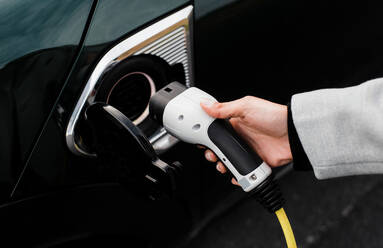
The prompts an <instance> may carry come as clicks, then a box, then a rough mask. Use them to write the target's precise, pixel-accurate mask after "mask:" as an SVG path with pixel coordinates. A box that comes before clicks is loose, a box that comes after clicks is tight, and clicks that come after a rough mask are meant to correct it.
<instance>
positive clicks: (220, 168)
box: [216, 164, 222, 172]
mask: <svg viewBox="0 0 383 248" xmlns="http://www.w3.org/2000/svg"><path fill="white" fill-rule="evenodd" d="M216 168H217V170H218V171H219V172H222V166H221V165H220V164H217V166H216Z"/></svg>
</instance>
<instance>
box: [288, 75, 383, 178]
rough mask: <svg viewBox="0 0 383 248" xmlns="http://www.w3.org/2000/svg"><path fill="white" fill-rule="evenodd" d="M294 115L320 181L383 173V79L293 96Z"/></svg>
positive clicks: (295, 124) (297, 127) (297, 129)
mask: <svg viewBox="0 0 383 248" xmlns="http://www.w3.org/2000/svg"><path fill="white" fill-rule="evenodd" d="M291 111H292V116H293V122H294V126H295V128H296V131H297V133H298V136H299V139H300V141H301V143H302V146H303V149H304V151H305V153H306V154H307V157H308V159H309V160H310V163H311V165H312V167H313V170H314V173H315V176H316V177H317V178H318V179H325V178H333V177H340V176H348V175H359V174H372V173H383V79H375V80H371V81H368V82H366V83H364V84H361V85H358V86H354V87H349V88H344V89H323V90H317V91H312V92H307V93H302V94H297V95H294V96H293V97H292V100H291Z"/></svg>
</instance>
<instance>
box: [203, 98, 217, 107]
mask: <svg viewBox="0 0 383 248" xmlns="http://www.w3.org/2000/svg"><path fill="white" fill-rule="evenodd" d="M216 102H217V101H214V100H213V99H209V98H202V99H201V104H202V105H204V106H205V107H211V106H212V105H213V104H214V103H216Z"/></svg>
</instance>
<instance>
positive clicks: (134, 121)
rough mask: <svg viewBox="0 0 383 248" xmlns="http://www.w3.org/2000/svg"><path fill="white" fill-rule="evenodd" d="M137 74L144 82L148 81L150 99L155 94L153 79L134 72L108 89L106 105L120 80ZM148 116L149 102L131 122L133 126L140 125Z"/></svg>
mask: <svg viewBox="0 0 383 248" xmlns="http://www.w3.org/2000/svg"><path fill="white" fill-rule="evenodd" d="M137 74H138V75H142V76H144V77H145V78H146V80H148V83H149V86H150V97H152V96H153V95H154V94H155V93H156V85H155V84H154V82H153V79H152V78H151V77H150V76H149V75H148V74H146V73H143V72H139V71H136V72H131V73H128V74H126V75H124V76H123V77H122V78H120V79H119V80H118V81H117V82H116V83H115V84H114V85H113V86H112V88H111V89H110V91H109V93H108V96H107V98H106V103H108V104H109V98H110V95H111V94H112V92H113V89H114V88H115V87H116V86H117V85H118V84H119V83H120V82H121V80H123V79H125V78H127V77H129V76H131V75H137ZM148 115H149V101H148V104H146V107H145V110H144V112H142V113H141V115H140V116H138V117H137V118H136V119H135V120H133V124H134V125H138V124H140V123H141V122H142V121H143V120H145V118H146V117H148Z"/></svg>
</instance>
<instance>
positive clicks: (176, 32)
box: [136, 28, 184, 54]
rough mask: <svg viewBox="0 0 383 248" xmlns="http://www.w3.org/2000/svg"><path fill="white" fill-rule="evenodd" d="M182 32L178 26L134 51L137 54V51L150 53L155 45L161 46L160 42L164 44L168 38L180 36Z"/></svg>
mask: <svg viewBox="0 0 383 248" xmlns="http://www.w3.org/2000/svg"><path fill="white" fill-rule="evenodd" d="M183 33H184V32H183V30H182V28H178V29H176V30H174V31H172V32H170V33H168V34H166V35H164V36H163V37H161V38H159V39H157V40H155V41H153V42H152V43H150V44H149V45H147V46H145V47H143V48H141V49H140V50H138V51H137V52H136V53H137V54H139V53H150V51H152V50H154V49H156V47H158V46H161V44H166V43H167V41H168V40H169V39H170V40H173V39H174V38H176V37H179V36H182V35H183Z"/></svg>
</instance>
